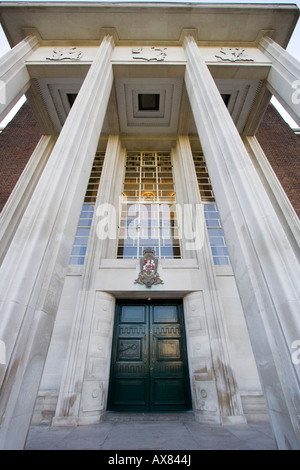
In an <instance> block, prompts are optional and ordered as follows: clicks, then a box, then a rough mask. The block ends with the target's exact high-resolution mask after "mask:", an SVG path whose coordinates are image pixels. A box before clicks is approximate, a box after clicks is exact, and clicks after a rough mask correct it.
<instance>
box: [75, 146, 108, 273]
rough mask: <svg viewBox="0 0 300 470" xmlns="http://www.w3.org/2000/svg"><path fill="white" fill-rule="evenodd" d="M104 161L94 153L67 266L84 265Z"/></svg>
mask: <svg viewBox="0 0 300 470" xmlns="http://www.w3.org/2000/svg"><path fill="white" fill-rule="evenodd" d="M103 161H104V153H96V156H95V159H94V163H93V167H92V171H91V174H90V179H89V183H88V187H87V190H86V193H85V198H84V202H83V206H82V210H81V214H80V218H79V221H78V225H77V231H76V236H75V240H74V243H73V248H72V253H71V257H70V261H69V264H77V265H78V264H79V265H80V264H81V265H82V264H84V260H85V255H86V250H87V245H88V240H89V235H90V229H91V225H92V220H93V215H94V209H95V204H96V199H97V194H98V187H99V183H100V177H101V172H102V166H103Z"/></svg>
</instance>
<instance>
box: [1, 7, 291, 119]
mask: <svg viewBox="0 0 300 470" xmlns="http://www.w3.org/2000/svg"><path fill="white" fill-rule="evenodd" d="M9 1H10V2H11V3H12V2H18V3H19V4H20V3H26V1H27V0H9ZM38 1H40V0H30V2H31V3H34V2H38ZM47 1H48V2H49V3H50V2H51V1H52V0H47ZM64 1H65V3H73V2H76V1H79V2H82V3H84V1H83V0H72V1H70V2H68V0H64ZM89 1H93V0H89ZM95 1H96V0H95ZM106 1H107V2H108V3H112V1H113V0H106ZM126 1H127V0H117V2H118V3H123V2H126ZM143 1H144V0H130V2H131V3H135V2H143ZM146 1H147V0H145V2H146ZM151 3H184V2H182V0H170V1H169V2H168V1H164V2H159V1H156V0H151ZM187 3H231V4H233V3H237V4H243V3H248V4H249V3H256V4H257V3H259V4H270V3H271V4H272V3H274V4H276V3H278V4H294V5H297V6H298V7H299V8H300V0H294V1H293V0H281V1H278V2H276V1H274V2H272V1H255V0H254V1H253V2H251V1H249V0H246V1H243V0H239V1H238V0H237V1H234V0H233V1H222V0H211V1H203V2H201V1H199V0H197V1H194V0H188V1H187ZM0 4H1V2H0ZM9 49H10V46H9V44H8V42H7V39H6V37H5V34H4V32H3V29H2V27H1V25H0V57H2V56H3V55H4V54H5V53H6V52H7V51H9ZM287 51H289V52H290V54H291V55H293V56H294V57H295V58H296V59H298V60H299V61H300V19H299V22H298V24H297V26H296V28H295V30H294V33H293V35H292V37H291V39H290V42H289V44H288V47H287ZM23 101H24V100H23ZM23 101H22V102H21V104H23ZM272 102H273V103H274V105H275V106H276V107H277V109H278V111H279V112H280V113H281V114H282V116H283V117H284V119H286V121H287V122H288V123H289V124H290V125H291V126H292V127H298V126H297V125H296V124H295V123H294V122H293V121H292V120H291V119H290V118H289V116H288V115H287V113H285V111H284V109H283V108H282V106H281V105H280V104H279V103H278V102H276V101H275V99H274V98H273V99H272ZM19 107H20V104H19V105H16V108H17V109H18V108H19ZM14 114H15V110H14V111H12V112H11V113H9V115H8V116H7V117H6V119H5V120H4V121H2V122H1V123H0V127H4V126H5V125H6V124H7V123H8V122H9V121H10V120H11V119H12V117H13V115H14Z"/></svg>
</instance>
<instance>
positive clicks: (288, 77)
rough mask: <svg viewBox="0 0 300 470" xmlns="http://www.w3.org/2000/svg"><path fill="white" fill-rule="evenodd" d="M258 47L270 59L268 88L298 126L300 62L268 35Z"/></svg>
mask: <svg viewBox="0 0 300 470" xmlns="http://www.w3.org/2000/svg"><path fill="white" fill-rule="evenodd" d="M258 47H259V48H260V50H261V51H262V52H263V53H264V54H265V56H266V57H268V59H270V60H271V61H272V67H271V70H270V72H269V75H268V78H267V86H268V88H269V90H270V91H271V93H272V94H273V95H274V96H275V97H276V98H277V99H278V101H279V102H280V103H281V104H282V106H283V107H284V108H285V110H286V111H287V112H288V113H289V114H290V115H291V117H292V118H293V119H294V121H295V122H296V123H297V124H298V126H300V62H299V61H298V60H297V59H295V58H294V57H293V56H291V55H290V54H289V53H288V52H287V51H286V50H285V49H283V48H282V47H281V46H279V44H277V43H276V42H275V41H273V39H271V38H269V37H264V38H262V39H261V41H260V43H259V45H258Z"/></svg>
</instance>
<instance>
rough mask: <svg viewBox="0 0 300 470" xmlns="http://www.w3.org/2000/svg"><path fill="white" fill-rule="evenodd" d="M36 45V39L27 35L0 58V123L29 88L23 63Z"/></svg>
mask: <svg viewBox="0 0 300 470" xmlns="http://www.w3.org/2000/svg"><path fill="white" fill-rule="evenodd" d="M38 44H39V43H38V39H37V38H36V37H35V36H32V35H29V36H27V37H26V38H25V39H23V41H21V42H20V43H19V44H17V45H16V46H15V47H13V48H12V49H11V50H10V51H9V52H7V53H6V54H5V55H4V56H3V57H1V58H0V121H2V120H3V119H4V118H5V116H6V115H7V114H8V113H9V111H10V110H11V109H12V108H13V106H14V105H15V104H16V103H17V101H18V100H19V99H20V98H21V96H22V95H23V94H24V93H25V92H26V91H27V90H28V88H29V87H30V75H29V73H28V71H27V68H26V65H25V61H26V59H27V58H28V56H29V55H30V54H31V53H32V52H33V51H34V50H35V49H36V48H37V47H38Z"/></svg>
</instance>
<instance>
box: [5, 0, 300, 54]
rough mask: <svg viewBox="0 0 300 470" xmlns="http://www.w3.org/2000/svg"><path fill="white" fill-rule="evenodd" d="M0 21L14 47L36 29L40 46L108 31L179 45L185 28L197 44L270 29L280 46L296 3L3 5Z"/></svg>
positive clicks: (126, 38) (96, 38)
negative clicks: (191, 33) (194, 37)
mask: <svg viewBox="0 0 300 470" xmlns="http://www.w3.org/2000/svg"><path fill="white" fill-rule="evenodd" d="M0 14H1V23H2V26H3V28H4V30H5V33H6V35H7V37H8V39H9V41H10V44H11V45H12V46H13V45H15V44H17V43H18V42H19V41H20V40H22V39H23V38H24V36H26V35H27V34H28V33H30V32H35V33H36V34H37V35H38V36H39V38H40V41H41V43H42V44H54V43H55V42H56V43H65V44H67V43H71V42H72V43H73V44H74V41H75V42H76V41H77V42H78V43H86V44H91V43H95V44H97V43H99V42H100V40H101V35H103V34H105V32H107V31H111V30H112V28H113V33H114V35H115V40H116V41H117V43H119V44H126V43H128V44H129V43H130V44H134V43H140V44H141V43H144V44H145V43H147V44H169V45H176V44H179V43H180V41H181V38H182V32H183V30H185V29H188V30H193V34H195V36H196V38H197V40H198V42H199V44H200V45H201V44H223V45H225V44H236V43H239V44H241V43H243V44H248V45H251V44H252V45H253V44H255V42H256V41H257V39H258V38H259V36H260V35H261V34H263V33H262V31H266V30H268V31H272V33H269V34H272V37H273V39H274V40H275V41H276V42H278V43H279V44H280V45H282V46H283V47H286V45H287V43H288V40H289V38H290V36H291V34H292V31H293V29H294V27H295V24H296V22H297V19H298V17H299V10H298V8H297V6H295V5H278V4H272V5H257V4H256V5H255V4H254V5H251V4H246V5H234V4H232V5H220V4H196V5H195V4H164V3H154V4H151V3H126V4H124V3H120V4H118V3H113V4H107V3H97V4H95V3H73V4H72V3H69V4H66V3H57V4H55V5H53V4H51V3H48V2H41V3H38V2H36V3H30V2H29V3H27V4H25V5H24V4H18V3H17V2H16V3H9V2H7V3H5V2H4V3H2V4H1V5H0Z"/></svg>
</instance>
